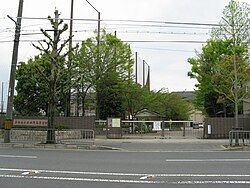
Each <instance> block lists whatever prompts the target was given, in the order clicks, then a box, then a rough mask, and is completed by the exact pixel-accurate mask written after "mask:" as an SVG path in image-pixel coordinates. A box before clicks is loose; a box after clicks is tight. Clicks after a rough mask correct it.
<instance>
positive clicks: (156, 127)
mask: <svg viewBox="0 0 250 188" xmlns="http://www.w3.org/2000/svg"><path fill="white" fill-rule="evenodd" d="M153 131H161V122H160V121H154V124H153Z"/></svg>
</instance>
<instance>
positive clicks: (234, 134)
mask: <svg viewBox="0 0 250 188" xmlns="http://www.w3.org/2000/svg"><path fill="white" fill-rule="evenodd" d="M229 143H230V146H233V143H234V144H235V145H238V144H239V145H240V144H242V145H248V144H250V131H244V130H231V131H230V132H229Z"/></svg>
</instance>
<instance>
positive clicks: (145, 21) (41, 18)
mask: <svg viewBox="0 0 250 188" xmlns="http://www.w3.org/2000/svg"><path fill="white" fill-rule="evenodd" d="M21 18H22V19H34V20H37V19H38V20H48V18H44V17H21ZM61 19H62V20H75V21H98V19H90V18H86V19H83V18H74V19H70V18H61ZM100 21H102V22H103V21H105V22H132V23H157V24H168V25H195V26H213V27H217V26H221V25H220V24H215V23H198V22H170V21H157V20H125V19H106V20H105V19H101V20H100Z"/></svg>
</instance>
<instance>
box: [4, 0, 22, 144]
mask: <svg viewBox="0 0 250 188" xmlns="http://www.w3.org/2000/svg"><path fill="white" fill-rule="evenodd" d="M22 13H23V0H19V7H18V13H17V21H15V20H13V18H11V17H10V16H8V17H9V18H10V19H11V20H12V21H13V22H14V23H15V25H16V28H15V39H14V46H13V53H12V62H11V71H10V82H9V90H8V103H7V111H6V117H5V122H4V129H5V130H4V143H9V142H10V129H11V127H12V124H13V123H12V121H13V120H12V119H13V118H12V115H13V98H14V91H15V78H16V65H17V57H18V46H19V38H20V32H21V21H22Z"/></svg>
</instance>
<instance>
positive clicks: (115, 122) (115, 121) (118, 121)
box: [112, 118, 121, 127]
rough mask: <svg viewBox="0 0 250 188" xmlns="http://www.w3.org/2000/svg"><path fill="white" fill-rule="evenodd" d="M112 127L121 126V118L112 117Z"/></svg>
mask: <svg viewBox="0 0 250 188" xmlns="http://www.w3.org/2000/svg"><path fill="white" fill-rule="evenodd" d="M112 127H121V119H120V118H112Z"/></svg>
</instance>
